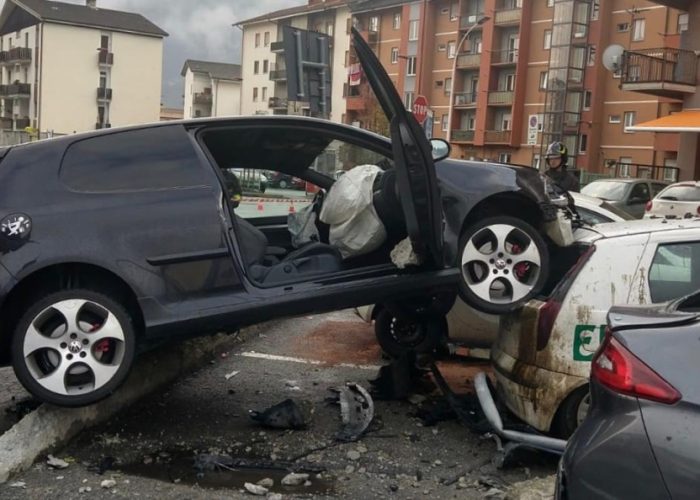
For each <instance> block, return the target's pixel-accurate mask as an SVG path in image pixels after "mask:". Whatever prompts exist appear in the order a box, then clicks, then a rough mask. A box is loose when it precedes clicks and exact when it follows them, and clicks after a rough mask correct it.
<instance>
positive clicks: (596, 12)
mask: <svg viewBox="0 0 700 500" xmlns="http://www.w3.org/2000/svg"><path fill="white" fill-rule="evenodd" d="M598 16H600V0H593V7H592V8H591V21H597V20H598Z"/></svg>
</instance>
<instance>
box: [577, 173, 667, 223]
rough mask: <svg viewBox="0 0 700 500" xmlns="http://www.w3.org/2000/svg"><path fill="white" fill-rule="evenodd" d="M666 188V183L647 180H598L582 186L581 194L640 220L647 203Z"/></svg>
mask: <svg viewBox="0 0 700 500" xmlns="http://www.w3.org/2000/svg"><path fill="white" fill-rule="evenodd" d="M666 186H668V182H664V181H656V180H649V179H627V178H624V179H598V180H597V181H593V182H591V183H590V184H588V185H586V186H584V188H583V189H581V193H583V194H587V195H588V196H594V197H596V198H600V199H601V200H605V201H607V202H608V203H610V204H611V205H614V206H615V207H617V208H621V209H622V210H624V211H625V212H627V213H629V214H630V215H631V216H633V217H634V218H635V219H641V218H642V217H643V216H644V211H645V209H646V206H647V203H649V202H650V201H651V200H652V199H653V198H654V197H655V196H656V195H657V194H659V193H660V192H661V191H662V190H663V189H664V188H665V187H666Z"/></svg>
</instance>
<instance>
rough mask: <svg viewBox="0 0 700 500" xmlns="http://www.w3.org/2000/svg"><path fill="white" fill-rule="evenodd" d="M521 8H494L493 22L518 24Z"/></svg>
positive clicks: (521, 12)
mask: <svg viewBox="0 0 700 500" xmlns="http://www.w3.org/2000/svg"><path fill="white" fill-rule="evenodd" d="M522 15H523V11H522V9H507V10H496V15H495V17H494V20H493V22H494V23H495V24H497V25H498V24H520V18H521V17H522Z"/></svg>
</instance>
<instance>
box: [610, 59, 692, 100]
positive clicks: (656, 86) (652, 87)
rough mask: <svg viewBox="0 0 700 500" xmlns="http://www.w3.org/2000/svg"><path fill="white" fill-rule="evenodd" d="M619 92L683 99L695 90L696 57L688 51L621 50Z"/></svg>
mask: <svg viewBox="0 0 700 500" xmlns="http://www.w3.org/2000/svg"><path fill="white" fill-rule="evenodd" d="M621 86H622V90H629V91H634V92H642V93H644V94H651V95H654V96H659V97H668V98H672V99H683V97H684V96H685V95H686V94H694V93H695V90H696V87H697V56H696V55H695V52H693V51H692V50H681V49H673V48H669V47H662V48H658V49H644V50H635V51H625V53H624V57H623V63H622V79H621Z"/></svg>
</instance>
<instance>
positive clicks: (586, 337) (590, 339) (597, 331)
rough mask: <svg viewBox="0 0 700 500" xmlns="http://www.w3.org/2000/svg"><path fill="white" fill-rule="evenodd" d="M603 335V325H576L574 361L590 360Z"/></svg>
mask: <svg viewBox="0 0 700 500" xmlns="http://www.w3.org/2000/svg"><path fill="white" fill-rule="evenodd" d="M604 337H605V325H576V328H575V330H574V361H588V362H590V361H591V360H592V359H593V355H594V354H595V352H596V350H597V349H598V346H599V345H600V343H601V342H602V341H603V338H604Z"/></svg>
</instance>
